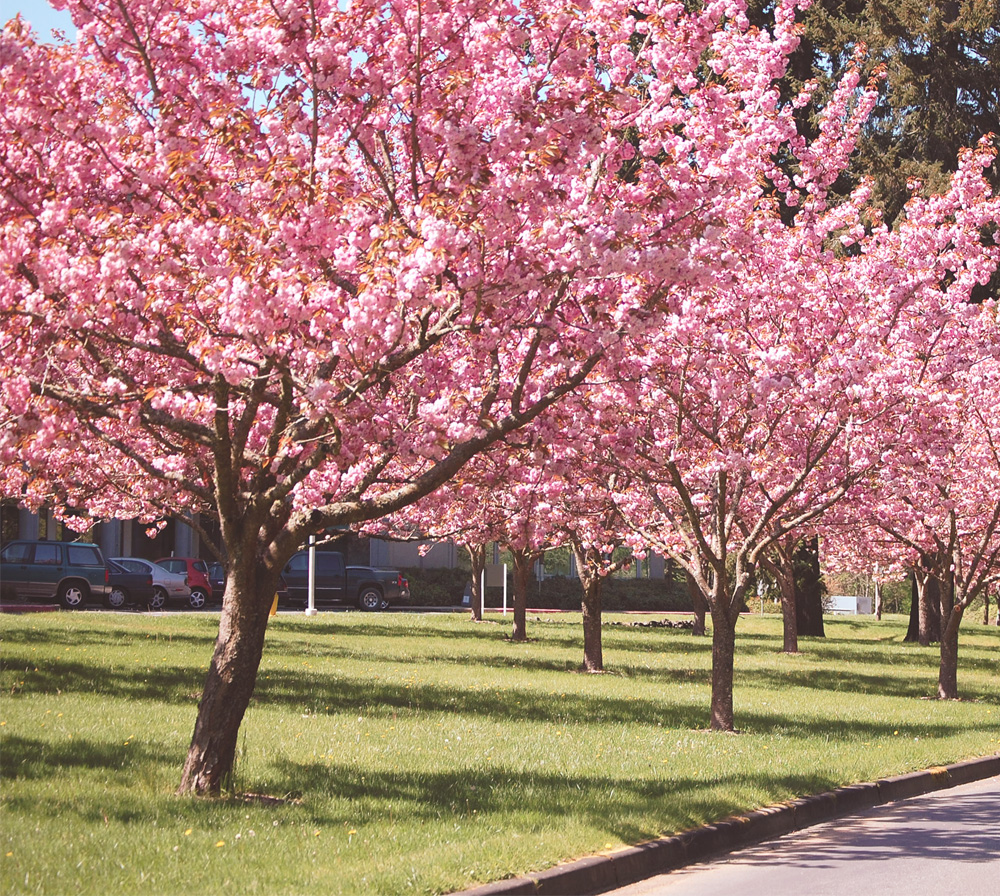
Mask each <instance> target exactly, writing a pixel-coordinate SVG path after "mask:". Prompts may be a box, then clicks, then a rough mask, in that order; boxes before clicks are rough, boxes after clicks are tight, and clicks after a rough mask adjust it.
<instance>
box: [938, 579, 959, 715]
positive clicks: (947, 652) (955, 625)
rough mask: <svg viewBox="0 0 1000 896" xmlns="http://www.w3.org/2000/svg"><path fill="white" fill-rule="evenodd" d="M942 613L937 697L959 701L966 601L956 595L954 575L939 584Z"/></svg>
mask: <svg viewBox="0 0 1000 896" xmlns="http://www.w3.org/2000/svg"><path fill="white" fill-rule="evenodd" d="M939 586H940V587H939V588H938V592H939V594H940V597H939V601H940V603H939V607H940V613H941V662H940V664H939V666H938V687H937V695H938V698H939V699H941V700H957V699H958V630H959V628H960V627H961V624H962V615H963V614H964V613H965V607H966V601H965V600H964V595H956V594H955V580H954V577H953V575H952V574H949V575H948V576H947V579H946V580H945V581H944V582H939Z"/></svg>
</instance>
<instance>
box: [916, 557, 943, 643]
mask: <svg viewBox="0 0 1000 896" xmlns="http://www.w3.org/2000/svg"><path fill="white" fill-rule="evenodd" d="M917 591H918V592H919V594H918V597H919V601H918V610H917V618H918V620H919V622H920V630H919V633H918V634H919V637H918V641H919V642H920V646H921V647H929V646H930V645H931V644H933V643H935V642H936V641H940V640H941V583H940V582H939V581H938V579H936V578H935V577H934V576H932V575H928V576H926V577H925V578H924V581H923V587H922V588H921V587H920V584H919V582H918V584H917Z"/></svg>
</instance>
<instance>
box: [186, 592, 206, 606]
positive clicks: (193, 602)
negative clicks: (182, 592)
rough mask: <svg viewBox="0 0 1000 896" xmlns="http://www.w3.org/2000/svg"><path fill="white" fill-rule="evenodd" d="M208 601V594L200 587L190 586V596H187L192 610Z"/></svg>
mask: <svg viewBox="0 0 1000 896" xmlns="http://www.w3.org/2000/svg"><path fill="white" fill-rule="evenodd" d="M207 603H208V595H207V594H205V592H204V591H202V590H201V588H192V589H191V596H190V597H189V598H188V606H189V607H191V609H192V610H200V609H201V608H202V607H203V606H205V604H207Z"/></svg>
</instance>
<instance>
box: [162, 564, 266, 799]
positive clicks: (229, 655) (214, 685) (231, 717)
mask: <svg viewBox="0 0 1000 896" xmlns="http://www.w3.org/2000/svg"><path fill="white" fill-rule="evenodd" d="M244 572H246V571H244ZM276 584H277V576H276V575H269V574H267V573H266V572H265V573H262V574H260V575H253V574H252V573H251V575H240V574H239V571H237V574H236V575H234V574H233V570H232V569H231V570H230V575H229V577H228V579H227V583H226V592H225V595H224V597H223V601H222V612H221V616H220V620H219V636H218V638H217V639H216V642H215V651H214V653H213V654H212V661H211V664H210V665H209V669H208V676H207V677H206V680H205V687H204V690H203V692H202V697H201V703H200V704H199V707H198V717H197V719H196V721H195V727H194V734H193V736H192V738H191V745H190V747H189V749H188V754H187V759H186V761H185V763H184V769H183V771H182V773H181V783H180V787H179V788H178V793H203V794H218V793H219V792H220V791H221V790H222V788H223V787H224V786H225V785H226V783H227V781H229V780H230V779H231V776H232V773H233V769H234V766H235V761H236V747H237V736H238V734H239V729H240V725H241V724H242V722H243V716H244V714H245V713H246V709H247V707H248V706H249V705H250V698H251V697H252V696H253V692H254V686H255V685H256V682H257V670H258V668H259V667H260V660H261V656H262V654H263V650H264V634H265V632H266V630H267V623H268V619H269V614H270V610H271V604H272V602H273V598H274V592H275V587H276ZM241 589H245V590H244V591H243V593H242V595H241V594H240V590H241Z"/></svg>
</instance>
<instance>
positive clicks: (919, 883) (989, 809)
mask: <svg viewBox="0 0 1000 896" xmlns="http://www.w3.org/2000/svg"><path fill="white" fill-rule="evenodd" d="M611 893H613V894H614V896H716V894H718V896H723V894H724V896H731V894H739V896H793V894H794V896H802V894H807V896H845V894H849V896H869V894H873V896H932V894H933V896H944V894H952V893H955V894H959V896H1000V777H995V778H987V779H985V780H982V781H975V782H973V783H971V784H963V785H960V786H958V787H953V788H950V789H947V790H938V791H935V792H933V793H929V794H925V795H924V796H918V797H913V798H912V799H908V800H901V801H899V802H896V803H889V804H887V805H884V806H879V807H877V808H875V809H870V810H869V811H867V812H863V813H861V814H859V815H853V816H848V817H845V818H841V819H838V820H836V821H831V822H827V823H825V824H821V825H817V826H815V827H812V828H808V829H806V830H803V831H799V832H797V833H795V834H789V835H786V836H785V837H781V838H779V839H777V840H773V841H769V842H767V843H761V844H758V845H757V846H753V847H750V848H748V849H743V850H740V851H738V852H733V853H730V854H728V855H727V856H724V857H722V858H720V859H717V860H715V861H713V862H706V863H703V864H698V865H691V866H689V867H686V868H682V869H679V870H677V871H672V872H670V873H669V874H661V875H658V876H657V877H653V878H649V879H648V880H644V881H640V882H638V883H635V884H631V885H629V886H627V887H622V888H621V889H618V890H613V891H611Z"/></svg>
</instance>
